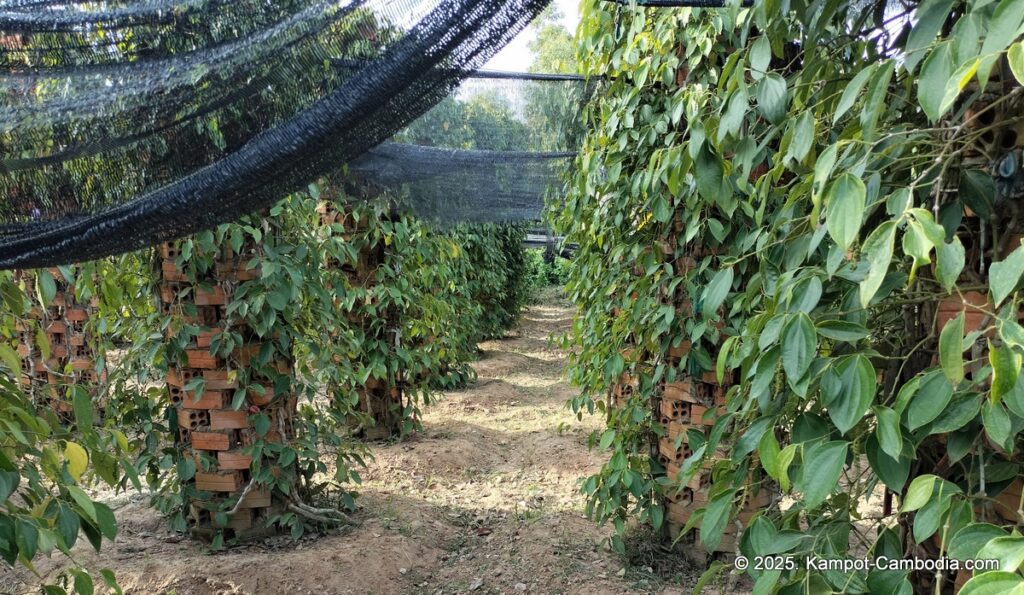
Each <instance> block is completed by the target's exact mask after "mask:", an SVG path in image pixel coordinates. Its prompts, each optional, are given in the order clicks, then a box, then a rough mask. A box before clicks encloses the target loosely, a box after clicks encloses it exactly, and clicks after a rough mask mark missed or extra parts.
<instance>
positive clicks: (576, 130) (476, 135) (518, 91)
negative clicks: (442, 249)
mask: <svg viewBox="0 0 1024 595" xmlns="http://www.w3.org/2000/svg"><path fill="white" fill-rule="evenodd" d="M594 86H595V85H593V84H588V83H587V82H585V81H583V80H582V79H581V78H580V77H577V76H569V75H529V74H521V73H501V72H477V73H473V74H472V75H471V76H470V78H468V79H466V80H465V81H464V82H463V83H462V85H461V86H460V87H459V88H458V90H457V91H456V92H455V93H454V94H453V95H452V96H450V97H447V98H445V99H444V100H443V101H441V103H439V104H438V105H437V106H435V107H434V108H433V109H431V110H430V111H429V112H427V113H426V114H425V115H423V116H421V117H420V118H418V119H417V120H416V121H414V122H413V123H412V124H410V125H409V126H408V127H406V128H405V129H404V130H402V131H401V132H400V133H399V134H397V135H396V137H395V138H394V139H393V142H386V143H383V144H381V145H379V146H377V147H375V148H373V149H370V150H369V151H368V152H367V153H366V154H364V155H363V156H362V157H360V158H358V159H356V160H355V161H353V162H351V163H350V164H349V172H350V173H351V174H354V176H353V177H354V179H355V181H357V182H358V183H359V184H361V185H364V186H368V187H371V188H378V189H382V190H384V191H386V192H388V193H389V194H391V195H392V196H395V197H397V198H398V199H399V201H400V203H404V205H403V206H405V207H406V208H407V209H408V210H411V211H412V212H414V213H415V214H416V215H418V216H420V217H422V218H424V219H427V220H428V221H430V222H432V223H434V224H435V225H440V226H444V225H448V224H451V223H455V222H500V221H521V220H534V219H540V218H541V211H542V210H543V207H544V201H545V198H555V197H558V196H559V195H560V193H561V190H562V183H563V181H564V179H565V178H564V173H565V171H566V170H567V168H568V167H569V166H570V165H571V163H572V160H573V158H574V157H575V155H576V152H575V151H576V149H577V147H578V146H579V142H580V139H581V136H582V134H583V124H582V119H581V113H582V110H581V106H582V105H584V104H585V103H586V101H587V100H588V99H589V96H590V95H591V93H592V91H593V89H594Z"/></svg>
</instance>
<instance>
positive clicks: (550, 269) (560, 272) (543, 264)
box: [526, 248, 572, 300]
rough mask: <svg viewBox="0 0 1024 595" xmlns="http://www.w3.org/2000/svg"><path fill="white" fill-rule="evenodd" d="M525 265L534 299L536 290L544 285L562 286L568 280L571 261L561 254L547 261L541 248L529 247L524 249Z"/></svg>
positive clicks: (531, 294) (531, 296)
mask: <svg viewBox="0 0 1024 595" xmlns="http://www.w3.org/2000/svg"><path fill="white" fill-rule="evenodd" d="M526 267H527V278H528V279H529V281H528V285H529V286H530V298H531V300H532V299H536V294H537V292H539V291H540V290H541V289H543V288H545V287H548V286H551V285H556V286H564V285H565V284H566V282H567V281H568V280H569V270H570V268H571V267H572V263H571V261H569V259H567V258H562V257H561V256H555V257H554V259H553V260H552V261H551V262H548V260H547V258H546V257H545V254H544V249H543V248H531V249H529V250H527V251H526Z"/></svg>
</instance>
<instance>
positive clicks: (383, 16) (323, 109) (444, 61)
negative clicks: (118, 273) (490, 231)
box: [0, 0, 587, 268]
mask: <svg viewBox="0 0 1024 595" xmlns="http://www.w3.org/2000/svg"><path fill="white" fill-rule="evenodd" d="M546 3H547V0H390V1H385V0H376V1H373V0H367V1H360V0H342V1H341V2H337V1H335V2H318V1H312V0H292V1H275V2H271V1H269V0H205V1H204V0H173V1H172V0H165V1H160V0H144V1H136V2H75V1H71V0H65V1H63V2H56V1H52V0H11V1H7V2H2V1H0V93H2V94H3V98H4V99H3V101H4V110H3V111H2V113H0V267H2V268H11V267H33V266H47V265H52V264H58V263H66V262H73V261H82V260H87V259H92V258H98V257H102V256H107V255H110V254H115V253H119V252H124V251H128V250H132V249H136V248H141V247H144V246H148V245H152V244H155V243H158V242H161V241H166V240H170V239H174V238H177V237H181V236H183V235H186V234H189V233H194V232H196V231H200V230H203V229H208V228H210V227H213V226H214V225H217V224H219V223H223V222H227V221H230V220H233V219H235V218H237V217H238V216H240V215H242V214H245V213H249V212H253V211H255V210H258V209H260V208H263V207H266V206H269V205H270V204H273V203H274V202H275V201H276V200H279V199H280V198H282V197H283V196H285V195H286V194H287V193H289V192H291V191H294V190H296V189H299V188H302V187H304V186H305V185H306V184H307V183H308V182H309V181H311V180H314V179H316V178H317V177H319V176H321V175H324V174H326V173H329V172H331V171H334V170H337V169H338V168H339V166H340V165H341V164H344V163H349V162H351V163H350V166H349V167H350V171H351V172H352V173H354V174H356V176H357V177H362V178H364V179H365V180H366V182H367V183H373V184H379V185H382V186H386V187H389V188H396V189H400V190H401V192H402V193H403V195H404V196H405V197H406V199H407V200H408V201H409V203H410V206H411V207H412V208H414V210H417V211H418V212H422V213H423V214H425V215H428V216H432V217H451V218H455V219H459V218H464V219H466V220H483V219H486V220H494V219H498V218H522V217H526V216H533V215H529V214H530V213H534V214H535V213H536V210H537V208H536V207H537V203H536V197H537V196H539V195H541V194H543V192H544V190H543V189H540V187H541V185H544V187H545V188H547V187H549V186H550V184H551V182H552V181H553V180H555V179H557V174H554V173H552V172H553V171H555V170H557V168H558V167H559V166H560V165H564V163H565V162H566V160H567V159H568V156H569V155H570V154H571V152H572V148H573V147H574V145H573V143H574V142H575V138H577V136H576V135H578V126H577V123H578V111H579V107H580V102H579V100H578V99H576V98H578V97H581V96H582V95H581V94H583V93H586V89H587V85H586V84H584V83H583V82H582V81H580V80H578V79H575V78H573V77H534V78H529V77H527V78H516V77H509V76H507V75H500V74H496V75H490V76H487V75H479V74H474V73H475V71H476V69H477V68H479V66H480V65H481V64H482V63H483V62H485V61H486V60H487V59H488V58H489V57H490V56H491V55H493V54H494V53H495V52H496V51H497V50H498V49H500V48H501V47H503V46H504V45H505V44H506V43H507V42H508V41H509V40H510V39H511V38H512V37H513V36H514V35H515V34H516V33H518V32H519V31H520V30H521V29H522V28H523V27H524V26H525V25H526V24H527V23H529V21H530V20H531V19H532V18H533V17H534V16H535V15H536V14H537V13H538V12H539V11H540V10H541V9H542V8H543V7H544V5H545V4H546ZM464 79H465V80H466V82H465V83H464V84H463V85H462V86H461V87H459V83H460V82H461V81H463V80H464ZM484 87H488V88H487V89H484ZM456 89H458V90H457V91H456ZM453 92H454V94H453ZM446 98H447V99H446ZM435 105H436V106H437V107H436V108H435V109H434V110H430V108H432V107H434V106H435ZM428 110H430V111H429V113H428ZM446 110H447V111H446ZM424 114H426V115H424ZM420 116H423V118H420ZM417 118H420V119H419V120H417ZM396 135H397V136H396ZM393 137H394V140H393V141H392V142H389V143H386V144H384V145H381V146H380V147H378V148H377V149H375V150H374V151H373V152H372V153H370V154H367V155H365V156H363V157H362V158H360V159H356V158H358V157H360V156H361V155H363V154H364V153H366V151H367V150H369V149H371V148H373V147H375V146H377V145H379V144H380V143H381V142H382V141H385V140H388V139H391V138H393ZM396 164H397V165H396ZM445 168H447V169H445ZM443 172H447V173H443ZM446 176H447V177H446ZM473 176H476V179H475V180H474V179H473ZM431 179H432V180H433V182H431V181H430V180H431ZM445 180H447V181H445ZM472 196H475V197H477V198H479V199H483V200H493V201H495V205H498V204H499V203H500V205H501V210H500V212H499V209H497V208H493V209H489V208H487V207H484V208H479V207H474V208H478V209H479V211H480V212H489V213H490V214H489V215H488V216H485V217H481V216H479V215H474V214H473V213H471V212H468V211H467V212H466V213H465V217H463V216H462V215H460V214H459V213H455V214H454V216H452V212H451V211H450V210H446V209H457V208H460V205H464V206H467V208H468V205H470V204H473V203H472V201H471V199H470V197H472ZM529 197H533V201H534V202H533V204H532V205H531V204H527V198H529ZM444 213H448V215H445V214H444Z"/></svg>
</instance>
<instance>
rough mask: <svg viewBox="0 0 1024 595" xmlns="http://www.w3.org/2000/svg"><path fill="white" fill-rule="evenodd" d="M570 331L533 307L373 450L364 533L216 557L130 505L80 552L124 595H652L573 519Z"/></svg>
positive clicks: (575, 430)
mask: <svg viewBox="0 0 1024 595" xmlns="http://www.w3.org/2000/svg"><path fill="white" fill-rule="evenodd" d="M570 320H571V310H570V308H569V307H568V306H567V305H566V304H564V303H561V302H555V303H553V304H549V305H542V306H534V307H532V308H530V309H529V310H528V311H527V312H526V313H525V316H524V320H523V324H522V328H521V329H520V330H519V332H518V333H517V335H516V336H514V337H512V338H508V339H503V340H500V341H490V342H488V343H484V344H483V345H482V346H481V347H482V349H483V350H484V353H483V357H482V358H481V360H480V361H479V362H477V363H476V364H475V367H476V369H477V372H478V375H479V379H478V381H477V382H476V383H474V384H473V385H471V386H470V387H469V388H467V389H466V390H462V391H457V392H452V393H449V394H447V395H445V396H444V398H442V400H441V401H440V402H439V403H436V404H433V405H431V406H430V407H428V408H427V409H426V413H425V416H424V418H423V420H422V421H423V431H422V432H420V433H419V434H417V435H415V436H413V437H412V438H411V439H409V440H407V441H404V442H401V443H397V444H390V445H378V446H375V447H374V448H373V453H374V457H375V460H374V461H372V462H371V463H370V465H369V468H368V469H367V470H366V471H365V473H363V479H364V485H363V487H362V489H361V490H360V498H359V500H358V501H359V504H360V506H361V510H360V512H359V514H358V516H359V517H360V518H361V519H362V520H363V524H362V526H361V527H359V528H357V529H354V530H350V531H349V532H346V533H342V534H338V535H328V536H320V537H315V538H310V539H306V540H303V541H301V542H300V543H298V544H294V543H291V542H289V541H287V540H285V539H279V540H268V541H267V542H265V543H261V544H256V545H248V546H243V547H238V548H234V549H231V550H229V551H227V552H222V553H219V554H216V555H209V554H206V553H204V551H203V549H202V548H201V547H200V546H199V545H197V544H196V543H195V542H192V541H190V540H187V539H186V540H178V539H176V537H175V536H174V535H173V534H171V533H170V532H168V531H167V529H166V526H165V525H164V522H163V520H162V519H161V518H160V517H159V515H158V514H157V513H156V512H155V511H153V510H152V509H150V508H149V507H148V506H146V503H145V499H144V498H142V497H135V498H133V499H132V500H130V501H128V502H127V503H126V504H125V505H124V506H122V507H121V508H120V509H118V511H117V516H118V522H119V525H120V527H121V534H120V536H119V537H118V540H117V543H116V544H113V545H111V546H107V545H106V544H105V547H104V550H103V553H102V555H101V556H97V555H96V554H95V553H94V552H92V550H91V549H89V548H88V547H87V546H84V544H79V546H78V547H76V548H75V550H76V554H77V556H78V557H79V560H80V562H83V563H85V564H86V565H87V566H88V567H90V568H100V567H109V568H112V569H113V570H114V571H115V572H116V574H117V577H118V580H119V582H120V583H121V585H122V586H123V587H124V588H125V592H126V593H174V594H179V595H185V594H215V593H216V594H221V593H260V594H262V593H311V594H312V593H316V594H335V593H429V594H436V593H467V592H471V591H472V592H475V593H516V592H532V593H560V592H570V593H582V592H586V593H619V592H627V591H633V592H635V591H637V590H640V591H648V590H650V588H651V586H652V585H653V584H658V583H657V582H655V583H649V582H647V580H645V579H644V578H643V576H640V577H639V578H638V575H637V574H636V573H635V572H632V571H631V572H630V573H627V574H625V576H620V574H619V571H620V570H621V569H622V568H623V561H622V559H621V558H620V557H619V556H617V555H615V554H612V553H610V552H608V551H607V550H606V548H605V546H604V543H603V541H604V539H605V538H607V536H608V535H609V533H610V529H609V528H607V527H605V528H598V527H596V526H595V525H594V524H593V523H592V522H591V521H589V520H587V519H586V518H585V517H584V516H583V514H582V510H583V497H582V496H581V495H580V493H579V489H578V485H579V482H580V480H581V479H582V478H584V477H586V476H587V475H589V474H591V473H593V472H594V471H595V470H596V469H598V468H599V466H600V462H601V457H600V456H599V455H598V454H596V453H592V452H590V451H588V449H587V447H586V438H587V435H588V433H589V432H590V431H591V430H592V429H594V428H596V427H598V425H599V424H600V423H601V420H600V419H598V418H597V417H595V418H589V419H585V420H584V421H583V422H579V421H577V420H576V419H575V417H574V416H573V415H572V414H571V413H570V412H569V411H568V410H566V409H565V407H564V403H565V402H566V400H567V399H568V398H569V397H570V396H571V395H572V389H571V388H570V387H569V386H568V385H567V384H566V383H565V381H564V379H563V378H562V372H563V368H564V366H565V355H564V353H562V352H560V351H559V350H557V349H554V348H553V347H551V346H549V344H548V340H547V338H548V336H549V335H550V334H551V333H557V332H561V331H564V330H566V329H567V327H568V325H569V324H570ZM58 558H59V556H55V557H54V561H55V562H57V561H58ZM41 566H42V567H41V569H43V570H46V568H45V566H46V565H41ZM50 569H51V570H52V566H51V567H50ZM26 574H27V573H26ZM29 578H30V577H29V576H22V579H23V580H29ZM15 582H17V581H15ZM4 587H5V580H4V579H2V578H0V591H3V590H4Z"/></svg>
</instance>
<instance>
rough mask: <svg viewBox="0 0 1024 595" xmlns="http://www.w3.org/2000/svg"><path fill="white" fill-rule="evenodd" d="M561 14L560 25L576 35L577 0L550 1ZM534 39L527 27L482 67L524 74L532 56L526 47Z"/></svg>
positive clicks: (531, 30) (578, 15) (530, 29)
mask: <svg viewBox="0 0 1024 595" xmlns="http://www.w3.org/2000/svg"><path fill="white" fill-rule="evenodd" d="M551 3H552V4H553V5H555V7H557V8H558V11H559V12H561V13H562V24H563V25H565V28H566V29H568V30H569V33H570V34H575V33H576V23H578V22H579V20H580V7H579V0H552V2H551ZM533 38H534V34H533V28H532V27H527V28H526V29H524V30H523V31H522V32H521V33H520V34H519V35H517V36H516V37H515V39H513V40H512V42H511V43H509V44H508V45H507V46H505V47H504V49H502V50H501V51H500V52H498V53H497V54H496V55H495V56H494V57H493V58H491V59H490V61H488V62H487V64H486V65H485V66H484V68H485V69H487V70H507V71H510V72H526V70H527V69H528V68H529V67H530V62H532V61H533V55H532V54H531V53H530V48H529V47H527V45H528V44H529V43H530V41H532V40H533Z"/></svg>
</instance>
